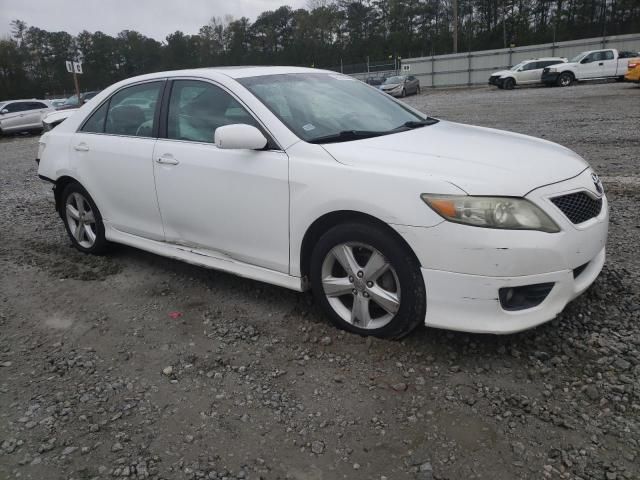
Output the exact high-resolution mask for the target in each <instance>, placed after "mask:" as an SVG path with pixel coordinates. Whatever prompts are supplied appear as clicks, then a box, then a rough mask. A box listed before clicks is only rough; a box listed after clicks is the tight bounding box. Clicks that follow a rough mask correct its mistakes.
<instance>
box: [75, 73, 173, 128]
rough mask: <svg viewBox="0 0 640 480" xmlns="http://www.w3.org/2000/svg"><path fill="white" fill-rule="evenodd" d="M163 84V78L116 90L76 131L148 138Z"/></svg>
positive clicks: (152, 126)
mask: <svg viewBox="0 0 640 480" xmlns="http://www.w3.org/2000/svg"><path fill="white" fill-rule="evenodd" d="M163 86H164V81H162V82H151V83H143V84H142V85H134V86H133V87H128V88H125V89H123V90H120V91H118V92H117V93H116V94H115V95H113V96H112V97H111V98H110V99H109V100H108V101H107V102H105V103H104V104H102V106H101V107H100V108H98V109H97V110H96V111H94V112H93V114H92V115H91V116H90V117H89V119H88V120H87V121H86V122H85V124H84V125H83V126H82V128H81V130H80V131H82V132H88V133H108V134H112V135H127V136H131V137H151V136H152V135H153V132H154V122H155V118H156V110H157V109H158V108H160V107H159V99H160V93H161V92H162V87H163Z"/></svg>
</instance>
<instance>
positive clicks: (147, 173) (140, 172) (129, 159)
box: [70, 80, 165, 240]
mask: <svg viewBox="0 0 640 480" xmlns="http://www.w3.org/2000/svg"><path fill="white" fill-rule="evenodd" d="M164 85H165V81H164V80H160V81H158V80H154V81H148V82H143V83H139V84H135V85H131V86H127V87H124V88H122V89H120V90H118V91H117V92H116V93H114V94H113V95H112V96H111V97H110V98H109V99H108V100H107V101H105V102H103V103H102V105H100V107H98V108H97V109H95V110H94V111H93V113H92V114H91V115H90V116H89V118H88V119H87V120H86V121H85V122H84V124H83V125H82V126H81V127H80V129H79V130H78V132H77V133H75V134H74V136H73V138H72V141H71V147H70V155H71V157H72V162H71V163H72V165H73V166H74V167H75V169H76V170H77V174H78V175H79V180H80V181H81V183H83V185H84V187H85V188H86V189H87V191H88V192H89V194H90V195H91V196H92V197H93V199H94V201H95V202H96V204H97V206H98V208H99V209H100V212H101V213H102V217H103V219H104V221H105V223H106V224H108V226H109V227H112V228H114V229H116V230H118V231H120V232H124V233H128V234H132V235H136V236H140V237H145V238H149V239H152V240H164V231H163V229H162V220H161V219H160V211H159V209H158V201H157V197H156V189H155V182H154V178H153V148H154V146H155V143H156V135H157V134H156V132H157V125H158V116H159V104H160V97H161V94H162V91H163V89H164ZM131 99H138V100H139V101H140V105H144V107H142V106H139V105H138V104H136V105H130V104H128V103H129V102H130V101H131Z"/></svg>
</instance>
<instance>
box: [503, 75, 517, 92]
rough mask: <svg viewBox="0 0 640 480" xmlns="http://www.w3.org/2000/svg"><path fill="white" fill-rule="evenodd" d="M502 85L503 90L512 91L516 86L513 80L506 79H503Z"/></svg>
mask: <svg viewBox="0 0 640 480" xmlns="http://www.w3.org/2000/svg"><path fill="white" fill-rule="evenodd" d="M503 85H504V89H505V90H513V87H514V86H515V85H516V82H514V80H513V78H507V79H505V81H504V84H503Z"/></svg>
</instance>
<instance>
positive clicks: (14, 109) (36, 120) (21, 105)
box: [0, 99, 55, 135]
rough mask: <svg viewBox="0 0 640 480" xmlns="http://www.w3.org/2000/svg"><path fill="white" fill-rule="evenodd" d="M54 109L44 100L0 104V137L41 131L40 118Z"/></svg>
mask: <svg viewBox="0 0 640 480" xmlns="http://www.w3.org/2000/svg"><path fill="white" fill-rule="evenodd" d="M54 110H55V109H54V108H53V107H52V106H51V105H50V104H49V102H47V101H46V100H36V99H31V100H9V101H5V102H0V135H2V134H5V133H17V132H24V131H28V130H40V129H42V116H43V115H44V114H46V113H48V112H52V111H54Z"/></svg>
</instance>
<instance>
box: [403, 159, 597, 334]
mask: <svg viewBox="0 0 640 480" xmlns="http://www.w3.org/2000/svg"><path fill="white" fill-rule="evenodd" d="M591 174H592V171H591V169H587V170H585V171H583V172H582V173H581V174H580V175H578V176H576V177H574V178H572V179H569V180H566V181H564V182H559V183H555V184H552V185H548V186H545V187H541V188H538V189H536V190H534V191H532V192H530V193H529V194H528V195H526V198H527V199H529V200H530V201H532V202H533V203H535V204H537V205H538V206H539V207H541V208H542V209H543V210H544V211H545V212H546V213H547V214H548V215H549V216H550V217H551V218H552V219H553V220H554V221H555V222H556V224H557V225H558V226H559V227H560V228H561V231H560V232H558V233H545V232H538V231H527V230H520V231H518V230H498V229H490V228H479V227H471V226H466V225H460V224H455V223H451V222H446V221H443V222H442V223H440V224H438V225H436V226H434V227H428V228H425V227H410V226H395V228H396V230H397V231H398V233H400V234H401V235H402V236H403V238H404V239H405V240H406V241H407V243H408V244H409V245H410V246H411V248H412V249H413V251H414V253H415V254H416V256H417V257H418V260H419V261H420V264H421V266H422V276H423V279H424V283H425V289H426V295H427V314H426V317H425V324H426V325H428V326H432V327H438V328H446V329H451V330H461V331H467V332H481V333H502V334H506V333H512V332H517V331H521V330H525V329H528V328H531V327H534V326H536V325H539V324H541V323H544V322H546V321H548V320H551V319H553V318H554V317H555V316H557V315H558V313H560V312H561V311H562V310H563V309H564V308H565V306H566V305H567V303H569V302H570V301H571V300H573V299H574V298H575V297H577V296H578V295H580V294H581V293H582V292H583V291H585V290H586V289H587V287H589V285H591V283H593V281H594V280H595V279H596V277H597V276H598V274H599V273H600V271H601V270H602V266H603V264H604V260H605V245H606V239H607V234H608V223H609V208H608V203H607V199H606V197H605V196H604V195H602V197H601V198H602V208H601V210H600V213H599V214H598V215H597V216H596V217H594V218H591V219H589V220H587V221H585V222H583V223H581V224H577V225H576V224H573V223H571V221H570V220H569V219H568V218H567V217H566V216H565V214H564V213H563V212H562V211H561V210H560V209H559V208H557V207H555V205H554V204H553V203H552V201H551V199H552V198H554V197H556V196H560V195H567V194H571V193H575V192H578V191H583V192H588V193H590V194H592V195H594V196H595V195H599V194H598V193H597V192H596V190H595V186H594V183H593V180H592V178H591ZM539 284H553V285H552V288H551V290H550V292H548V294H547V295H546V296H544V297H543V298H542V300H541V301H540V302H539V303H537V304H535V305H534V306H531V307H527V308H523V309H520V310H510V309H508V308H506V307H504V306H503V303H502V302H501V299H500V294H499V292H500V289H503V288H504V289H506V288H513V287H523V286H533V285H539Z"/></svg>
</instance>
